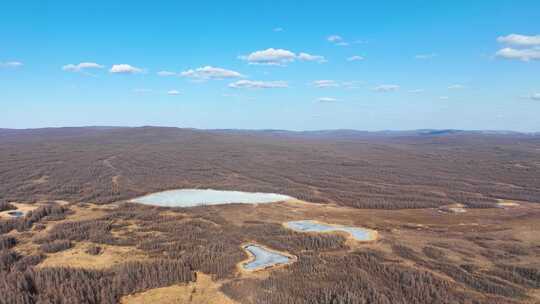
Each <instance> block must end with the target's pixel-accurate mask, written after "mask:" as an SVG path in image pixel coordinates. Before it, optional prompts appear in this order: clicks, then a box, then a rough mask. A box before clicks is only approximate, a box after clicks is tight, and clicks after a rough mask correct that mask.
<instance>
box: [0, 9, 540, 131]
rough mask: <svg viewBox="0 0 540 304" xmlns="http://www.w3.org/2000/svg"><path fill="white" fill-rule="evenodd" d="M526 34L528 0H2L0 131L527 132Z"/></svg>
mask: <svg viewBox="0 0 540 304" xmlns="http://www.w3.org/2000/svg"><path fill="white" fill-rule="evenodd" d="M539 35H540V2H539V1H527V0H523V1H519V5H517V3H516V1H503V0H490V1H488V0H478V1H460V0H458V1H397V0H396V1H369V2H368V1H191V3H188V2H187V1H182V2H181V1H3V2H2V3H0V128H35V127H57V126H84V125H121V126H141V125H160V126H178V127H195V128H248V129H292V130H314V129H343V128H346V129H360V130H386V129H393V130H404V129H419V128H456V129H499V130H503V129H504V130H517V131H540V118H539V117H538V116H539V114H540V74H539V72H540V36H539ZM160 72H161V73H160Z"/></svg>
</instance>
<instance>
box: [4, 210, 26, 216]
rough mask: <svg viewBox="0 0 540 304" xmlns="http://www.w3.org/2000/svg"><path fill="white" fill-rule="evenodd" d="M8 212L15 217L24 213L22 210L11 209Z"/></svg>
mask: <svg viewBox="0 0 540 304" xmlns="http://www.w3.org/2000/svg"><path fill="white" fill-rule="evenodd" d="M7 214H8V215H9V216H13V217H21V216H23V215H24V213H23V212H22V211H9V212H8V213H7Z"/></svg>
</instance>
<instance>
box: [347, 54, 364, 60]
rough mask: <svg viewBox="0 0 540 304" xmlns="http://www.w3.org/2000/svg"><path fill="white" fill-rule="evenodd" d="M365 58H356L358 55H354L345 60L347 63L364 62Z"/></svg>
mask: <svg viewBox="0 0 540 304" xmlns="http://www.w3.org/2000/svg"><path fill="white" fill-rule="evenodd" d="M364 59H365V58H364V57H362V56H358V55H355V56H351V57H349V58H347V61H360V60H364Z"/></svg>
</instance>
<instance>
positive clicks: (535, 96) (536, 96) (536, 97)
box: [531, 93, 540, 100]
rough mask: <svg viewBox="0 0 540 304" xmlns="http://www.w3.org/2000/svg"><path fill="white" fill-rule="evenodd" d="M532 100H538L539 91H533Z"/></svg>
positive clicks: (539, 96) (539, 98)
mask: <svg viewBox="0 0 540 304" xmlns="http://www.w3.org/2000/svg"><path fill="white" fill-rule="evenodd" d="M531 99H532V100H540V93H533V94H532V95H531Z"/></svg>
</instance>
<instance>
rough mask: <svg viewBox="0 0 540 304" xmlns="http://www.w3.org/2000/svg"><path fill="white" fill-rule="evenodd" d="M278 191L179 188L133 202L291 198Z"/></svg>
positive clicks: (195, 202) (195, 203) (176, 204)
mask: <svg viewBox="0 0 540 304" xmlns="http://www.w3.org/2000/svg"><path fill="white" fill-rule="evenodd" d="M290 199H292V197H290V196H287V195H283V194H276V193H260V192H242V191H222V190H212V189H179V190H168V191H162V192H156V193H151V194H148V195H145V196H141V197H137V198H134V199H132V200H131V201H132V202H135V203H140V204H145V205H154V206H162V207H193V206H200V205H221V204H233V203H238V204H260V203H274V202H281V201H286V200H290Z"/></svg>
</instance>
